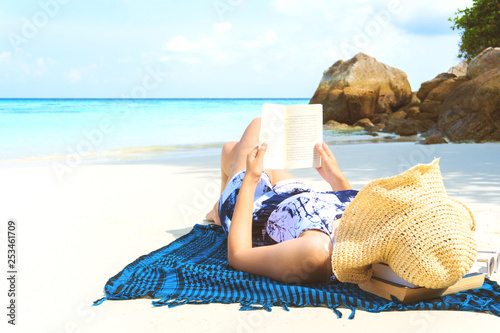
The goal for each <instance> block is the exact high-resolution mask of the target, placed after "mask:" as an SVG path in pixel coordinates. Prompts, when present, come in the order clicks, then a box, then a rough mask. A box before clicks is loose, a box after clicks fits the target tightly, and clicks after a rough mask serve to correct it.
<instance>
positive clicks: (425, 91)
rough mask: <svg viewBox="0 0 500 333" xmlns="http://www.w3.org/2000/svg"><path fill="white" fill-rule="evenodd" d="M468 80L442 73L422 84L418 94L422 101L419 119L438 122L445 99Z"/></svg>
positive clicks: (463, 77)
mask: <svg viewBox="0 0 500 333" xmlns="http://www.w3.org/2000/svg"><path fill="white" fill-rule="evenodd" d="M467 80H468V78H467V76H458V77H457V76H456V75H455V74H449V73H442V74H439V75H438V76H436V77H435V78H434V79H432V80H430V81H426V82H424V83H422V85H421V86H420V89H419V90H418V92H417V96H418V98H419V99H420V100H421V101H422V103H421V104H420V109H419V111H420V114H419V115H418V116H417V118H418V119H431V120H434V121H437V120H438V118H439V115H440V114H441V111H442V109H441V105H442V103H443V101H444V100H445V98H446V97H447V96H448V95H449V94H450V93H451V92H452V91H454V90H455V89H456V88H457V87H458V86H460V85H461V84H462V83H464V82H465V81H467Z"/></svg>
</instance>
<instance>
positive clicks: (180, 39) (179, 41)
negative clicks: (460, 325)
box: [165, 35, 199, 52]
mask: <svg viewBox="0 0 500 333" xmlns="http://www.w3.org/2000/svg"><path fill="white" fill-rule="evenodd" d="M165 48H166V49H167V50H169V51H172V52H191V51H196V50H198V49H199V44H198V43H194V42H191V41H189V40H187V39H186V38H185V37H184V36H181V35H179V36H176V37H174V38H172V39H170V40H169V41H168V42H167V43H166V44H165Z"/></svg>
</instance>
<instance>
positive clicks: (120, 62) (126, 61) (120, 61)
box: [118, 57, 132, 64]
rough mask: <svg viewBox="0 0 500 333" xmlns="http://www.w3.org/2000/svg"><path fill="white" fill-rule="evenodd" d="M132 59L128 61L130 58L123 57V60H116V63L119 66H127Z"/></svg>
mask: <svg viewBox="0 0 500 333" xmlns="http://www.w3.org/2000/svg"><path fill="white" fill-rule="evenodd" d="M131 60H132V59H130V57H125V58H119V59H118V63H119V64H128V63H130V61H131Z"/></svg>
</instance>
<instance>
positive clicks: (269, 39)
mask: <svg viewBox="0 0 500 333" xmlns="http://www.w3.org/2000/svg"><path fill="white" fill-rule="evenodd" d="M276 40H277V37H276V31H274V29H269V30H267V31H266V32H265V33H264V34H262V35H260V36H257V39H255V40H250V41H248V40H247V41H242V42H241V44H242V46H243V48H245V49H247V50H250V49H255V48H260V47H263V46H271V45H273V44H275V43H276Z"/></svg>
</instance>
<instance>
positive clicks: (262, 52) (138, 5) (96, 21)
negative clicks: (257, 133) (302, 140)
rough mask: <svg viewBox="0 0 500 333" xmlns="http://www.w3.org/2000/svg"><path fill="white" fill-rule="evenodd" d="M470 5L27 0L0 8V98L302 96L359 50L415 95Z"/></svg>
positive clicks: (454, 48) (439, 67)
mask: <svg viewBox="0 0 500 333" xmlns="http://www.w3.org/2000/svg"><path fill="white" fill-rule="evenodd" d="M471 5H472V0H439V1H436V0H432V1H428V0H420V1H419V0H373V1H371V0H351V1H332V0H309V1H306V0H273V1H259V0H254V1H252V0H193V1H189V0H187V1H178V0H177V1H173V0H35V1H8V2H7V3H5V2H4V3H2V6H1V7H0V31H1V39H0V97H1V98H10V97H13V98H23V97H26V98H27V97H47V98H50V97H54V98H92V97H96V98H117V97H147V98H204V97H207V98H219V97H221V98H223V97H231V98H232V97H236V98H237V97H243V98H244V97H291V98H293V97H305V98H310V97H311V96H312V95H313V93H314V91H315V90H316V88H317V86H318V84H319V81H320V80H321V77H322V73H323V71H324V70H325V69H327V68H328V67H329V66H331V65H332V64H333V63H334V62H336V61H337V60H339V59H343V60H347V59H349V58H351V57H352V56H354V55H355V54H356V53H358V52H364V53H366V54H368V55H371V56H373V57H375V58H377V60H378V61H381V62H384V63H386V64H388V65H389V66H392V67H396V68H399V69H401V70H403V71H405V72H406V74H407V75H408V79H409V81H410V84H411V86H412V89H413V90H414V91H416V90H418V88H419V87H420V84H421V83H422V82H424V81H426V80H430V79H432V78H433V77H435V76H436V75H437V74H439V73H441V72H444V71H447V70H448V69H449V68H450V67H452V66H454V65H456V64H457V63H459V62H460V61H459V59H458V58H457V53H458V41H459V35H458V32H456V31H452V30H451V29H450V25H451V22H448V17H450V16H453V15H454V13H455V12H456V11H457V8H465V7H467V6H469V7H470V6H471Z"/></svg>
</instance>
